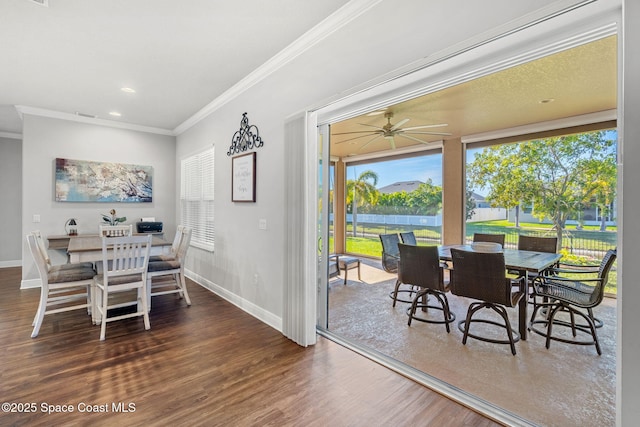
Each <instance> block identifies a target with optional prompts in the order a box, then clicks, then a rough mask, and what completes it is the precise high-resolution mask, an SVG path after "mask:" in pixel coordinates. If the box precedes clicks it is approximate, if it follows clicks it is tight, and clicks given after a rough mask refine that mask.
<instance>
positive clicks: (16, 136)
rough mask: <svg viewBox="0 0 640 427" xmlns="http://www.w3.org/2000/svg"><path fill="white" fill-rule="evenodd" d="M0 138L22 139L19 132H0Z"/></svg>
mask: <svg viewBox="0 0 640 427" xmlns="http://www.w3.org/2000/svg"><path fill="white" fill-rule="evenodd" d="M0 138H10V139H22V134H21V133H12V132H0Z"/></svg>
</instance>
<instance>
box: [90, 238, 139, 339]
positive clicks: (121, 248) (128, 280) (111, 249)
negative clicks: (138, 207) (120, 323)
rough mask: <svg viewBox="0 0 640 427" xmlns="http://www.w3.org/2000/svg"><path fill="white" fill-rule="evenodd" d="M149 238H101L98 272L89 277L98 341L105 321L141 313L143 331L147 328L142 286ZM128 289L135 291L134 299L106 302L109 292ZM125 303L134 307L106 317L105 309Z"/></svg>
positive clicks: (107, 311)
mask: <svg viewBox="0 0 640 427" xmlns="http://www.w3.org/2000/svg"><path fill="white" fill-rule="evenodd" d="M151 238H152V236H151V235H147V236H124V237H103V238H102V266H103V268H102V274H97V275H96V276H95V277H94V280H93V286H94V295H95V299H96V302H95V303H94V307H95V309H94V310H93V312H94V313H95V316H94V318H93V320H94V323H100V324H101V325H100V340H101V341H103V340H104V339H105V335H106V327H107V323H109V322H114V321H117V320H122V319H128V318H131V317H138V316H142V317H143V319H144V328H145V330H148V329H150V328H151V325H150V323H149V313H148V311H149V310H148V309H147V287H146V284H147V266H148V264H149V252H150V250H151ZM131 290H137V299H136V300H135V301H124V302H123V301H122V300H121V299H120V298H118V301H119V302H118V303H115V304H111V305H110V304H109V297H110V296H111V295H113V294H123V293H125V292H127V291H131ZM127 306H136V310H135V311H134V312H128V313H124V314H114V315H113V316H112V317H109V310H113V309H116V308H121V307H127ZM112 313H113V311H112Z"/></svg>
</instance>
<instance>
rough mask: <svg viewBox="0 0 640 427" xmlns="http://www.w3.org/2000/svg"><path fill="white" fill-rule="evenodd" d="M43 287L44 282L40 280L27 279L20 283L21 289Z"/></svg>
mask: <svg viewBox="0 0 640 427" xmlns="http://www.w3.org/2000/svg"><path fill="white" fill-rule="evenodd" d="M40 287H42V281H41V280H40V279H27V280H22V282H20V289H32V288H40Z"/></svg>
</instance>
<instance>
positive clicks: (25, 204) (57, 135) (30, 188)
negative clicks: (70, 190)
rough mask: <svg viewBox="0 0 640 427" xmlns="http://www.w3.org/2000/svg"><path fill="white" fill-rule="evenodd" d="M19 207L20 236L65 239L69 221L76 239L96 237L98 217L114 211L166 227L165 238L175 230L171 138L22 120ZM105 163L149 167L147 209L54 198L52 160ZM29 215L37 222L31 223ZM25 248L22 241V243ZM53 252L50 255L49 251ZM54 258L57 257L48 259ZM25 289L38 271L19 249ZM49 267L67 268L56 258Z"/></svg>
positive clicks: (46, 120) (62, 258)
mask: <svg viewBox="0 0 640 427" xmlns="http://www.w3.org/2000/svg"><path fill="white" fill-rule="evenodd" d="M23 120H24V122H23V153H22V154H23V159H24V164H23V165H22V178H23V193H22V195H23V201H22V236H24V235H26V233H28V232H29V231H31V230H36V229H39V230H40V231H41V232H42V234H43V235H44V236H47V235H60V234H65V229H64V224H65V222H66V220H67V219H69V218H72V217H73V218H76V219H77V220H78V224H79V225H78V232H79V233H80V234H91V233H93V234H97V232H98V226H99V224H100V223H101V221H102V218H101V215H100V214H102V213H108V212H109V210H110V209H112V208H113V209H116V210H117V212H118V216H126V217H127V221H126V224H135V223H136V222H137V221H139V220H140V218H141V217H143V216H155V217H156V219H157V220H158V221H163V222H164V227H165V230H166V231H167V237H168V238H169V239H171V238H173V233H174V230H175V228H176V225H177V224H176V219H175V215H176V210H175V198H176V191H175V188H176V187H175V183H176V177H175V173H176V170H175V162H174V158H175V147H176V144H175V138H174V137H172V136H161V135H154V134H150V133H144V132H138V131H131V130H125V129H117V128H110V127H104V126H97V125H91V124H86V123H78V122H74V121H67V120H60V119H54V118H47V117H39V116H32V115H28V114H25V115H24V118H23ZM57 157H59V158H68V159H76V160H90V161H104V162H114V163H128V164H139V165H148V166H152V167H153V202H151V203H71V202H56V201H55V198H54V171H55V159H56V158H57ZM33 215H40V219H41V222H40V223H33ZM22 241H23V242H24V239H22ZM50 252H52V251H50ZM52 255H56V254H55V253H52ZM22 259H23V264H22V265H23V270H22V279H23V285H24V284H25V280H29V279H34V278H37V271H36V270H35V265H34V263H33V259H32V257H31V254H30V252H29V248H28V247H27V246H26V243H23V244H22ZM52 259H53V262H54V263H55V262H58V263H59V262H65V261H66V258H65V256H64V254H57V257H56V258H53V257H52Z"/></svg>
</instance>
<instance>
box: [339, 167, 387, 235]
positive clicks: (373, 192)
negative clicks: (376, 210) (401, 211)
mask: <svg viewBox="0 0 640 427" xmlns="http://www.w3.org/2000/svg"><path fill="white" fill-rule="evenodd" d="M377 184H378V174H376V173H375V172H374V171H371V170H366V171H364V172H362V173H361V174H360V175H359V176H358V177H357V178H356V179H349V180H347V197H346V199H347V200H346V202H347V204H351V214H352V215H353V221H352V224H353V236H354V237H356V227H357V214H358V205H375V204H376V203H377V201H378V195H379V193H378V190H377V189H376V185H377Z"/></svg>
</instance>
